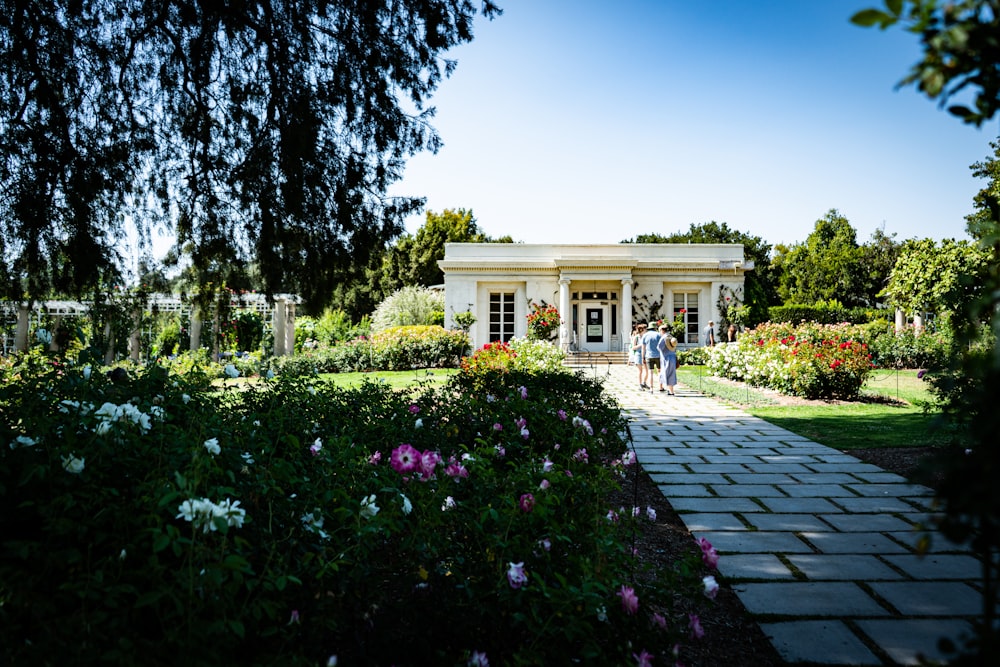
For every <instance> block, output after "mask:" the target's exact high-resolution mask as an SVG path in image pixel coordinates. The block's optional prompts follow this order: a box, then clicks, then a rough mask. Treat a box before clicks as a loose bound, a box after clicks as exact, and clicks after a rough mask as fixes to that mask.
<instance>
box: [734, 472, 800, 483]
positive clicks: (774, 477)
mask: <svg viewBox="0 0 1000 667" xmlns="http://www.w3.org/2000/svg"><path fill="white" fill-rule="evenodd" d="M726 477H727V478H728V479H729V481H730V482H732V483H733V484H792V483H794V480H793V479H792V478H791V477H789V476H788V475H778V474H774V473H767V472H746V468H744V469H743V471H742V472H737V473H731V474H728V475H726Z"/></svg>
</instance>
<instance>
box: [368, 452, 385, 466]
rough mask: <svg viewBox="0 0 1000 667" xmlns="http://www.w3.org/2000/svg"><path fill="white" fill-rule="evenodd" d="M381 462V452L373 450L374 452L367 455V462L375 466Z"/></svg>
mask: <svg viewBox="0 0 1000 667" xmlns="http://www.w3.org/2000/svg"><path fill="white" fill-rule="evenodd" d="M381 462H382V452H375V453H374V454H372V455H371V456H369V457H368V463H370V464H372V465H373V466H377V465H378V464H379V463H381Z"/></svg>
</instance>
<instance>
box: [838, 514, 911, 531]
mask: <svg viewBox="0 0 1000 667" xmlns="http://www.w3.org/2000/svg"><path fill="white" fill-rule="evenodd" d="M820 518H821V519H823V520H824V521H826V522H828V523H830V524H831V525H832V526H833V527H834V528H836V529H837V530H839V531H842V532H872V533H886V532H889V531H894V530H908V529H910V528H912V527H913V526H911V525H910V524H908V523H907V522H905V521H903V520H902V519H899V518H897V517H894V516H892V515H891V514H830V515H822V516H821V517H820Z"/></svg>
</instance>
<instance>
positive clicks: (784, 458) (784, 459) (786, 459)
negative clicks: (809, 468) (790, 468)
mask: <svg viewBox="0 0 1000 667" xmlns="http://www.w3.org/2000/svg"><path fill="white" fill-rule="evenodd" d="M760 460H761V461H764V462H766V463H801V464H803V465H809V464H810V463H814V462H815V461H814V459H813V457H811V456H800V455H797V454H775V455H774V456H762V457H760Z"/></svg>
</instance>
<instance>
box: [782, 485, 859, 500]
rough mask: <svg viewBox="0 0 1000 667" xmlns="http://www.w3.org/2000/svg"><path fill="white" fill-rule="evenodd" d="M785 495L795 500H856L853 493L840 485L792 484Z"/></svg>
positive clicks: (786, 488)
mask: <svg viewBox="0 0 1000 667" xmlns="http://www.w3.org/2000/svg"><path fill="white" fill-rule="evenodd" d="M783 489H784V491H785V493H787V494H788V495H790V496H792V497H795V498H843V497H850V498H856V497H857V496H856V495H855V494H854V492H853V491H851V490H850V489H848V488H847V487H845V486H841V485H839V484H790V485H788V486H785V487H783Z"/></svg>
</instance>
